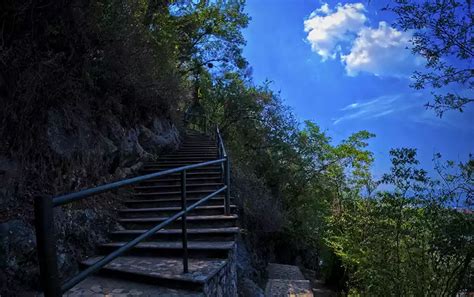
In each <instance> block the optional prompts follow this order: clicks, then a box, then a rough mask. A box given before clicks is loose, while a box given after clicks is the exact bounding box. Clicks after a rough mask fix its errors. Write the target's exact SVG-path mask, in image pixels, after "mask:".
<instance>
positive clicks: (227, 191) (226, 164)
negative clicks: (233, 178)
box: [224, 156, 230, 216]
mask: <svg viewBox="0 0 474 297" xmlns="http://www.w3.org/2000/svg"><path fill="white" fill-rule="evenodd" d="M224 171H225V174H224V176H225V185H226V186H227V187H226V189H225V199H224V213H225V215H227V216H228V215H230V164H229V157H227V156H226V157H225V161H224Z"/></svg>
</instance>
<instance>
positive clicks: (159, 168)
mask: <svg viewBox="0 0 474 297" xmlns="http://www.w3.org/2000/svg"><path fill="white" fill-rule="evenodd" d="M187 165H192V164H160V165H153V166H146V167H143V168H142V169H140V171H141V172H145V173H149V172H155V171H163V170H168V169H173V168H179V167H184V166H187ZM220 170H222V166H221V165H220V164H217V165H214V164H213V165H207V166H200V167H197V168H193V169H188V170H187V171H186V173H187V172H188V171H189V172H196V171H201V172H203V171H220Z"/></svg>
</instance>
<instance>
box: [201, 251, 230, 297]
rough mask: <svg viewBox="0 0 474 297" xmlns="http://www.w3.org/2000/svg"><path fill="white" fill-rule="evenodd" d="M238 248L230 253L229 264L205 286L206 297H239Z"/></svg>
mask: <svg viewBox="0 0 474 297" xmlns="http://www.w3.org/2000/svg"><path fill="white" fill-rule="evenodd" d="M235 249H236V247H235V246H234V249H233V250H232V251H231V252H230V253H229V257H228V259H227V264H226V265H225V266H224V267H222V269H221V270H219V272H217V273H216V274H215V275H214V276H213V277H212V278H211V279H209V281H208V282H207V284H206V285H205V286H204V294H205V296H212V297H237V261H236V250H235Z"/></svg>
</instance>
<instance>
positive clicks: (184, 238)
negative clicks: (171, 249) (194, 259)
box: [181, 170, 189, 273]
mask: <svg viewBox="0 0 474 297" xmlns="http://www.w3.org/2000/svg"><path fill="white" fill-rule="evenodd" d="M186 207H187V206H186V170H183V171H182V172H181V210H183V211H184V210H186ZM186 217H187V215H186V211H185V212H183V216H182V217H181V237H182V243H183V273H188V271H189V270H188V231H187V226H186V224H187V222H186Z"/></svg>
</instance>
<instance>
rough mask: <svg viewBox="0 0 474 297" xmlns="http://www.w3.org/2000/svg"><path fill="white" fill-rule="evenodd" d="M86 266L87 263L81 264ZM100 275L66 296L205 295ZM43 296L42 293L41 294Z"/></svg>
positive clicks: (93, 276)
mask: <svg viewBox="0 0 474 297" xmlns="http://www.w3.org/2000/svg"><path fill="white" fill-rule="evenodd" d="M81 266H82V267H84V266H85V265H81ZM99 274H100V275H97V274H96V275H92V276H89V277H88V278H86V279H85V280H84V281H82V282H80V283H79V284H77V285H76V286H75V287H74V288H72V289H71V290H69V291H67V292H65V293H64V294H63V295H62V296H64V297H95V296H100V297H105V296H110V297H120V296H122V297H125V296H126V297H134V296H140V297H152V296H166V297H205V296H206V295H205V294H204V293H203V292H197V291H193V290H184V289H179V288H169V287H164V286H163V287H160V286H157V285H155V284H152V283H150V284H148V283H144V282H143V281H140V279H138V280H137V281H133V280H130V279H127V277H126V276H123V277H122V278H120V277H114V276H104V274H107V272H106V271H102V272H99ZM116 274H117V273H116ZM41 296H42V295H41Z"/></svg>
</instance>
